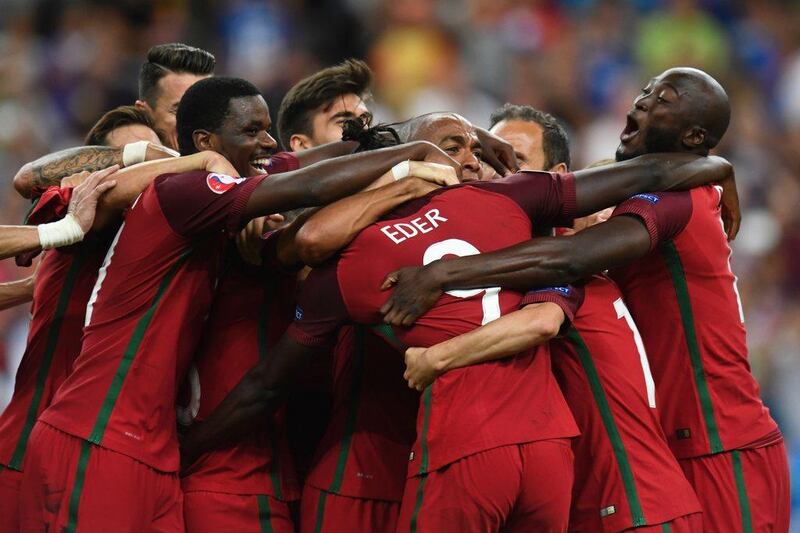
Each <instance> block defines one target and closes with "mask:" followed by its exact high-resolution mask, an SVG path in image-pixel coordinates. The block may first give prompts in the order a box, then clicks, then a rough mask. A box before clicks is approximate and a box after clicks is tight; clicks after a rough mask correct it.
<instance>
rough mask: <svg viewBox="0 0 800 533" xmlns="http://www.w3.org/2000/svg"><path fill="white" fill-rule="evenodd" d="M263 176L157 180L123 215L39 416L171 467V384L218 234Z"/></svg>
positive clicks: (209, 280) (194, 323)
mask: <svg viewBox="0 0 800 533" xmlns="http://www.w3.org/2000/svg"><path fill="white" fill-rule="evenodd" d="M263 179H264V177H263V176H259V177H254V178H249V179H244V178H232V177H230V176H224V175H220V174H215V173H207V172H190V173H186V174H177V175H175V174H167V175H163V176H159V177H158V178H156V180H155V181H154V182H153V183H152V184H151V185H150V186H149V187H148V188H147V189H145V191H144V192H143V193H142V195H141V196H140V197H139V198H138V199H137V201H136V202H135V203H134V205H133V206H132V207H131V209H130V210H129V211H128V212H127V213H126V216H125V221H124V223H123V225H122V227H121V228H120V230H119V232H118V233H117V235H116V237H115V238H114V241H113V242H112V244H111V247H110V248H109V251H108V254H107V255H106V259H105V261H104V262H103V265H102V267H101V269H100V273H99V275H98V279H97V283H96V285H95V287H94V290H93V292H92V295H91V297H90V299H89V304H88V306H87V309H86V326H85V329H84V338H83V345H82V348H81V353H80V355H79V356H78V358H77V359H76V361H75V364H74V368H73V372H72V374H70V376H69V377H68V378H67V379H66V381H64V383H63V384H62V386H61V387H60V388H59V390H58V391H57V393H56V395H55V397H54V399H53V403H52V405H51V406H50V407H49V408H48V409H47V410H45V411H44V413H42V415H41V420H42V421H43V422H46V423H47V424H50V425H52V426H54V427H56V428H58V429H60V430H61V431H64V432H66V433H69V434H71V435H74V436H76V437H79V438H82V439H86V440H87V441H89V442H92V443H94V444H97V445H100V446H103V447H105V448H108V449H111V450H114V451H116V452H119V453H123V454H126V455H128V456H130V457H132V458H134V459H137V460H139V461H141V462H143V463H145V464H147V465H149V466H151V467H153V468H155V469H157V470H161V471H166V472H171V471H177V470H178V468H179V464H180V461H179V453H178V440H177V435H176V421H175V396H176V393H175V391H176V388H177V386H178V385H179V384H180V383H181V382H182V381H183V378H184V375H185V373H186V368H187V366H188V364H189V360H190V358H191V355H192V354H193V353H194V350H195V347H196V346H197V343H198V341H199V340H200V337H201V335H202V330H203V322H204V320H205V317H206V315H207V313H208V310H209V307H210V305H211V298H212V295H213V291H214V284H215V280H216V277H217V270H218V266H219V265H218V263H219V258H220V254H221V251H222V250H223V248H224V244H225V241H226V236H225V233H224V230H225V229H228V230H238V228H239V226H240V223H241V215H242V210H243V208H244V206H245V205H246V203H247V200H248V198H249V197H250V194H251V193H252V191H253V190H254V189H255V187H256V186H257V185H258V184H259V183H260V182H261V181H262V180H263Z"/></svg>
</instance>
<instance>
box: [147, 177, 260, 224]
mask: <svg viewBox="0 0 800 533" xmlns="http://www.w3.org/2000/svg"><path fill="white" fill-rule="evenodd" d="M265 177H266V176H255V177H252V178H235V177H232V176H226V175H224V174H217V173H214V172H204V171H200V172H187V173H185V174H164V175H162V176H159V177H158V178H156V180H155V182H154V183H153V186H154V187H155V192H156V197H157V198H158V202H159V205H160V206H161V211H162V212H163V213H164V216H165V217H166V219H167V221H168V222H169V225H170V227H172V229H173V231H175V233H177V234H179V235H183V236H184V237H191V236H193V235H197V234H200V233H204V232H210V231H215V230H222V229H226V230H228V231H230V232H234V231H236V230H238V229H240V227H241V226H242V223H243V221H242V213H243V211H244V208H245V206H246V205H247V200H248V199H249V198H250V195H251V194H252V193H253V190H254V189H255V188H256V187H257V186H258V184H259V183H261V181H262V180H263V179H264V178H265Z"/></svg>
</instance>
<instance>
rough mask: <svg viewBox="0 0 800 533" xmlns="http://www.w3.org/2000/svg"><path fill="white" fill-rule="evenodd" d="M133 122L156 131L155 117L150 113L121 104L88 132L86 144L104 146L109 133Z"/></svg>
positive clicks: (101, 118)
mask: <svg viewBox="0 0 800 533" xmlns="http://www.w3.org/2000/svg"><path fill="white" fill-rule="evenodd" d="M131 124H141V125H142V126H147V127H148V128H150V129H151V130H153V131H155V126H154V125H153V119H152V118H150V115H149V114H148V113H147V112H145V111H143V110H142V109H139V108H138V107H136V106H132V105H121V106H119V107H117V108H115V109H112V110H111V111H109V112H108V113H106V114H105V115H103V116H102V117H100V120H98V121H97V122H96V123H95V125H94V126H92V129H91V130H89V133H87V134H86V140H85V141H84V144H85V145H86V146H102V145H105V144H106V138H107V137H108V134H109V133H111V132H112V131H114V130H115V129H117V128H121V127H122V126H129V125H131Z"/></svg>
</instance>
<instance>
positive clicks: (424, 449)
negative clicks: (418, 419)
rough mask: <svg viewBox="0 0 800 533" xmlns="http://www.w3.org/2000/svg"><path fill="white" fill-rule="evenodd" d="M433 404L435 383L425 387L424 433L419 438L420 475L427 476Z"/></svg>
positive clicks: (423, 406) (423, 397) (423, 398)
mask: <svg viewBox="0 0 800 533" xmlns="http://www.w3.org/2000/svg"><path fill="white" fill-rule="evenodd" d="M432 402H433V383H431V384H430V385H428V386H427V387H425V391H424V392H423V393H422V408H423V409H424V410H425V413H424V414H423V416H422V431H421V432H420V436H419V447H420V450H419V454H420V455H421V457H420V460H419V471H418V472H417V473H418V474H425V473H427V471H428V459H429V457H428V425H429V424H430V421H431V403H432Z"/></svg>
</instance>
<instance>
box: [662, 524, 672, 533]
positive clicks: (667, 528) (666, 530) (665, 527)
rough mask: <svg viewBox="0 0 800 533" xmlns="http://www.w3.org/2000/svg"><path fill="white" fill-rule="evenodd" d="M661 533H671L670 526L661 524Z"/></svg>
mask: <svg viewBox="0 0 800 533" xmlns="http://www.w3.org/2000/svg"><path fill="white" fill-rule="evenodd" d="M661 531H662V532H663V533H671V532H672V526H671V525H669V522H664V523H663V524H661Z"/></svg>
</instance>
